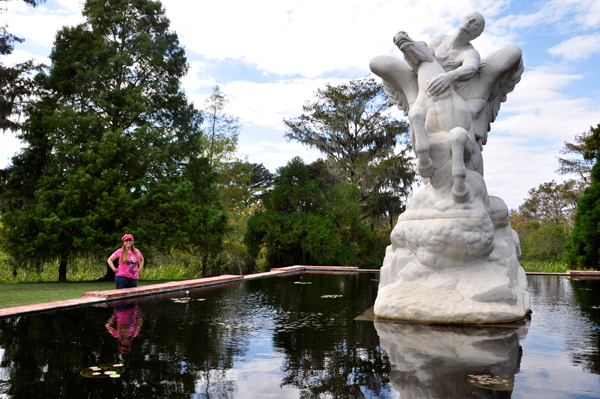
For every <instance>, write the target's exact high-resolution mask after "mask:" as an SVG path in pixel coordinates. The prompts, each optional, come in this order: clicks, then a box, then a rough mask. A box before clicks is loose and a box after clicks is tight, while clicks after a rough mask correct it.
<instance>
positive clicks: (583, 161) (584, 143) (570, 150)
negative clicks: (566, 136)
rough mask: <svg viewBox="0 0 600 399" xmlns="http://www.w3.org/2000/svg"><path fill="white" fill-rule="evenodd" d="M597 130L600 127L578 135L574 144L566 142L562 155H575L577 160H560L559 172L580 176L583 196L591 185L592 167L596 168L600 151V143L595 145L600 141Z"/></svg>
mask: <svg viewBox="0 0 600 399" xmlns="http://www.w3.org/2000/svg"><path fill="white" fill-rule="evenodd" d="M599 126H600V125H599ZM597 129H598V127H596V129H594V128H591V129H590V131H589V132H585V133H581V134H576V135H575V139H574V140H573V142H565V145H564V147H563V149H562V150H561V151H560V153H561V154H563V155H574V156H575V158H558V162H559V163H560V168H559V169H558V170H557V172H558V173H559V174H561V175H570V174H576V175H578V176H579V179H578V181H579V182H580V183H581V185H582V187H581V189H580V191H581V194H583V189H585V187H587V186H589V185H590V183H591V173H592V167H593V166H594V161H595V159H596V155H597V153H598V149H600V143H595V142H596V141H598V140H599V139H600V137H598V133H595V131H597ZM579 197H581V195H579Z"/></svg>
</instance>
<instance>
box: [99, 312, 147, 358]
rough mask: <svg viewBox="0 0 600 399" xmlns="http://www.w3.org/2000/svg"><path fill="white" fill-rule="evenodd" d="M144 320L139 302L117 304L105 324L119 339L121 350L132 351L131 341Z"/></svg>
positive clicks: (123, 351)
mask: <svg viewBox="0 0 600 399" xmlns="http://www.w3.org/2000/svg"><path fill="white" fill-rule="evenodd" d="M143 321H144V317H143V314H142V311H141V310H140V309H138V305H137V303H136V304H129V305H120V306H115V313H114V314H113V315H112V316H111V317H110V319H108V321H107V322H106V324H105V325H106V329H107V330H108V332H109V333H110V334H111V335H112V336H113V337H115V338H117V339H118V340H119V352H121V353H129V352H131V341H133V338H135V337H137V335H138V334H139V333H140V329H141V328H142V322H143Z"/></svg>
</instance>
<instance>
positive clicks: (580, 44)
mask: <svg viewBox="0 0 600 399" xmlns="http://www.w3.org/2000/svg"><path fill="white" fill-rule="evenodd" d="M548 51H549V52H550V54H552V55H560V56H562V57H563V58H565V59H566V60H568V61H581V60H585V59H587V58H589V57H591V56H592V55H593V54H596V53H600V33H598V32H596V33H594V34H591V35H582V36H575V37H572V38H571V39H569V40H565V41H564V42H562V43H560V44H558V45H556V46H554V47H551V48H550V49H549V50H548Z"/></svg>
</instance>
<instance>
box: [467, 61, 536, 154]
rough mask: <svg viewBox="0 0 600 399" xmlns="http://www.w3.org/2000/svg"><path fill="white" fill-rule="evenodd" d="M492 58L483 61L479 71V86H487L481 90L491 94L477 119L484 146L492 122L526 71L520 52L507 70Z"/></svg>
mask: <svg viewBox="0 0 600 399" xmlns="http://www.w3.org/2000/svg"><path fill="white" fill-rule="evenodd" d="M492 56H494V55H492ZM492 56H490V57H488V58H486V59H484V60H482V62H481V67H480V71H479V73H480V74H481V78H480V80H479V84H482V85H485V86H487V87H485V88H481V87H480V88H479V89H480V90H481V89H484V92H485V91H487V92H488V93H489V96H488V97H487V103H486V104H485V106H484V109H483V110H482V111H481V112H480V113H479V114H477V116H476V119H478V120H477V121H476V125H477V126H480V127H481V130H482V133H483V135H482V136H483V137H482V144H485V143H486V142H487V136H488V134H487V133H488V132H489V131H490V129H491V124H492V122H494V121H495V120H496V116H498V112H499V111H500V105H501V104H502V103H503V102H504V101H506V96H507V94H508V93H510V92H511V91H513V90H514V89H515V86H516V84H517V83H519V81H520V80H521V75H522V74H523V69H524V67H523V58H522V57H521V56H520V50H519V56H518V59H516V62H514V63H513V65H511V66H510V68H507V69H505V70H502V69H498V67H497V64H496V65H493V64H492V63H491V60H489V58H491V57H492ZM485 89H487V90H485Z"/></svg>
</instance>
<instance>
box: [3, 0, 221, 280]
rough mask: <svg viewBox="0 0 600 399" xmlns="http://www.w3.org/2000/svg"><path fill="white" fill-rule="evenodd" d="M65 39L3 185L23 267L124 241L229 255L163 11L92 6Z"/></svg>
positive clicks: (13, 249) (6, 234)
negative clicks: (133, 239) (125, 236)
mask: <svg viewBox="0 0 600 399" xmlns="http://www.w3.org/2000/svg"><path fill="white" fill-rule="evenodd" d="M83 15H84V17H85V18H86V22H85V23H83V24H81V25H77V26H75V27H65V28H63V29H62V30H60V31H59V32H58V34H57V37H56V40H55V44H54V49H53V51H52V54H51V56H50V58H51V60H52V66H51V69H50V71H49V73H48V74H40V75H38V76H37V78H36V81H37V84H38V86H39V91H38V93H37V96H38V100H36V101H35V102H33V103H31V104H30V106H29V107H28V108H27V109H26V114H27V116H28V120H27V123H26V125H25V126H24V129H23V133H22V134H21V136H20V138H21V139H22V140H23V141H24V142H26V143H27V144H28V147H27V148H26V149H25V150H24V151H23V152H22V153H21V154H19V155H18V156H16V157H15V158H13V165H12V166H11V167H10V176H9V178H8V179H7V182H6V183H5V184H4V186H3V193H2V200H3V201H2V223H3V228H2V230H1V234H2V237H3V244H4V248H5V250H6V251H7V252H8V253H10V254H11V256H12V257H13V258H14V259H15V261H16V262H17V263H22V264H27V263H34V264H36V263H40V262H48V261H50V260H53V259H59V260H60V269H59V280H61V281H64V280H65V279H66V267H67V264H68V262H69V260H72V259H75V258H77V257H79V256H88V255H90V254H93V255H98V256H100V254H104V255H105V256H106V254H109V253H111V252H112V251H113V250H114V249H115V246H117V245H118V244H120V241H119V238H120V236H121V235H122V234H123V233H124V232H128V233H132V234H134V235H135V237H136V243H138V244H141V249H142V251H144V250H145V249H148V248H151V247H152V248H157V249H158V250H160V251H166V252H168V251H170V250H172V249H173V248H177V249H179V250H182V251H205V252H208V253H218V252H219V251H221V250H222V248H223V245H222V240H223V234H224V231H225V226H226V221H227V218H226V214H225V212H224V209H223V207H222V205H221V202H220V196H219V193H218V191H217V190H216V187H215V174H214V173H213V172H212V171H211V169H210V166H209V163H208V160H207V159H206V158H203V157H201V152H202V147H201V139H202V134H201V131H200V123H201V121H202V118H201V115H200V113H199V112H198V111H197V110H195V109H194V108H193V106H192V105H190V104H189V103H188V101H187V98H186V96H185V94H184V93H183V91H182V90H181V89H180V79H181V78H182V77H183V76H184V75H185V73H186V72H187V69H188V65H187V63H186V59H185V56H184V50H183V48H182V47H181V46H180V45H179V42H178V39H177V35H176V34H175V33H173V32H171V31H169V20H168V19H167V18H166V16H165V15H164V10H163V8H162V5H161V3H160V2H156V1H152V0H134V1H126V0H109V1H101V0H88V1H86V3H85V5H84V9H83Z"/></svg>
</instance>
